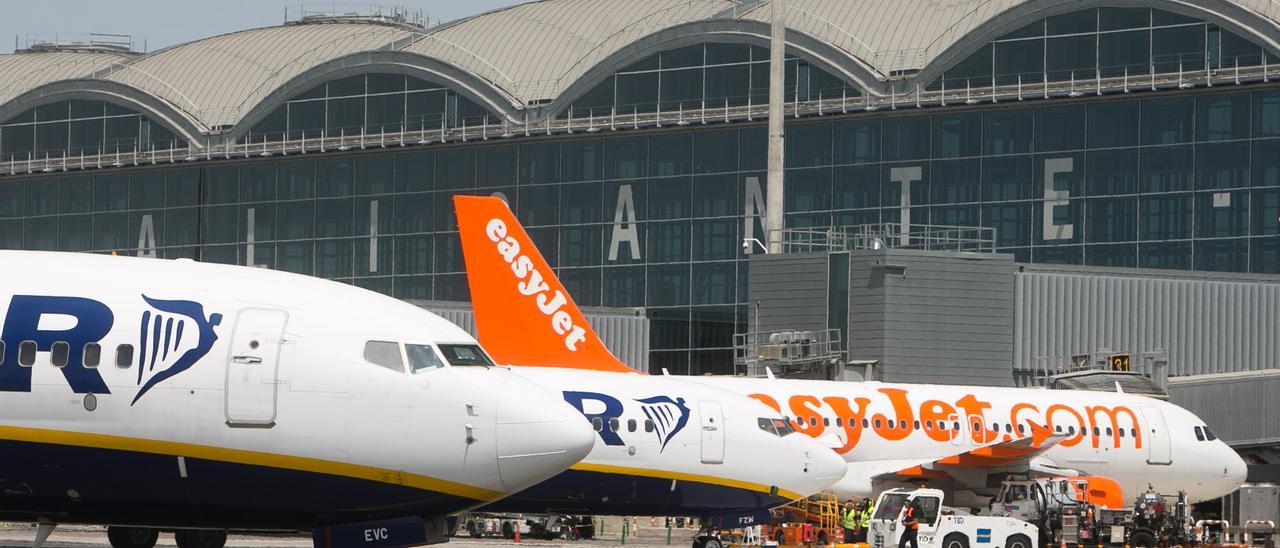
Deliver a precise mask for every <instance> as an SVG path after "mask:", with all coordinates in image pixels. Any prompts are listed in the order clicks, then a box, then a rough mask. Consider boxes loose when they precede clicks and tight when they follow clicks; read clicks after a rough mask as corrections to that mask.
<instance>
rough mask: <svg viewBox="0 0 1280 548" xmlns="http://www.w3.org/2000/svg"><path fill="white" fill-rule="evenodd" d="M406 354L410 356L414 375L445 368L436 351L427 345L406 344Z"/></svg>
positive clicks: (410, 368) (410, 366)
mask: <svg viewBox="0 0 1280 548" xmlns="http://www.w3.org/2000/svg"><path fill="white" fill-rule="evenodd" d="M404 353H405V354H407V355H408V356H409V370H410V371H413V372H414V373H421V372H423V371H430V370H432V369H437V368H440V367H444V362H442V361H440V356H437V355H436V351H435V350H433V349H432V348H431V347H430V346H427V345H425V344H406V345H404Z"/></svg>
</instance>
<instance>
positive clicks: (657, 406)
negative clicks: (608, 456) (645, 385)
mask: <svg viewBox="0 0 1280 548" xmlns="http://www.w3.org/2000/svg"><path fill="white" fill-rule="evenodd" d="M564 400H565V401H567V402H569V404H570V405H573V406H574V407H576V408H577V409H578V412H579V413H582V416H584V417H586V418H587V420H588V421H591V426H592V427H593V428H595V431H596V432H598V433H599V434H600V439H601V440H602V441H604V444H605V445H625V443H624V442H623V441H622V436H621V435H620V434H621V433H622V431H623V430H626V431H628V432H635V431H636V427H638V425H637V424H636V422H635V419H630V420H628V421H627V424H628V426H627V427H626V428H624V427H623V425H622V421H621V418H622V415H623V413H624V411H625V410H624V408H623V405H622V400H619V399H618V398H615V397H613V396H610V395H608V394H601V393H599V392H577V391H572V390H566V391H565V392H564ZM588 401H590V402H594V403H592V404H590V406H591V407H594V408H596V409H600V408H603V410H601V411H599V412H595V411H588V410H587V407H588V405H589V404H587V403H586V402H588ZM635 401H636V402H638V403H640V411H641V412H643V413H644V416H645V417H646V419H647V420H646V421H645V422H646V424H645V427H644V431H645V432H652V433H653V434H654V435H655V436H657V438H658V443H659V444H661V448H660V449H659V450H658V451H659V452H662V451H663V450H665V449H666V448H667V444H668V443H670V442H671V440H672V439H673V438H675V437H676V434H679V433H680V431H681V430H684V427H685V425H687V424H689V407H688V406H686V405H685V404H684V398H679V397H677V398H675V399H672V398H671V397H670V396H653V397H651V398H643V399H637V400H635Z"/></svg>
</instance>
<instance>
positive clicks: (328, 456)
mask: <svg viewBox="0 0 1280 548" xmlns="http://www.w3.org/2000/svg"><path fill="white" fill-rule="evenodd" d="M0 264H4V265H7V267H8V268H6V270H5V273H4V274H3V275H0V280H2V281H3V283H0V306H2V307H3V308H0V312H3V320H2V321H3V327H2V328H0V521H17V522H39V523H40V527H39V528H38V531H37V542H36V546H37V547H39V546H40V545H41V544H42V543H43V541H44V540H45V539H46V538H47V537H48V534H49V533H50V532H51V531H52V528H53V526H54V525H55V524H57V523H92V524H107V525H109V526H110V527H109V528H108V537H109V539H110V541H111V544H112V546H115V547H117V548H150V547H151V546H153V545H154V544H155V542H156V537H157V533H158V531H160V530H176V531H177V534H176V540H177V543H178V545H179V546H181V547H184V548H218V547H220V546H222V544H223V542H224V541H225V540H226V534H225V533H224V531H225V530H227V529H237V530H239V529H254V530H260V529H261V530H291V531H299V530H314V531H315V532H316V537H315V538H316V542H317V545H324V546H344V545H345V546H354V545H361V546H379V545H397V546H400V545H406V544H424V543H431V542H443V541H444V540H445V532H446V530H447V527H446V526H445V518H444V516H445V515H446V514H450V513H454V512H458V511H461V510H464V509H467V508H472V507H475V506H478V505H481V504H484V503H488V502H492V501H494V500H497V499H499V498H501V497H503V496H506V495H508V494H510V493H513V492H516V491H520V490H522V489H525V488H527V487H529V486H531V485H534V484H536V483H538V482H541V481H542V480H545V479H547V478H549V477H552V476H554V475H556V474H559V473H561V472H563V471H564V470H565V469H566V468H568V467H569V466H570V465H572V464H574V463H576V462H578V461H579V460H580V459H581V458H582V457H583V456H585V455H586V454H587V452H588V451H589V450H590V448H591V446H592V444H593V442H594V439H595V433H594V432H592V431H591V429H590V425H589V424H588V422H587V421H584V420H582V416H581V414H580V413H579V412H578V411H577V410H576V409H574V408H573V407H571V406H570V405H568V404H566V403H565V402H564V400H563V399H562V398H561V397H560V396H559V394H556V395H552V394H551V393H549V392H547V391H545V390H543V389H541V388H539V387H537V386H535V385H534V384H533V383H530V382H529V381H527V380H525V379H524V378H522V377H521V376H519V375H515V374H512V372H511V371H510V370H508V369H506V368H494V367H477V366H482V365H487V364H488V363H489V362H488V360H487V358H485V357H484V352H483V351H482V350H481V349H480V347H479V346H478V345H477V343H476V342H475V340H474V339H473V338H472V337H471V336H469V335H468V334H467V333H466V332H464V331H462V330H461V329H459V328H458V327H456V326H454V325H453V324H451V323H449V322H447V321H445V320H444V319H442V318H440V317H438V316H435V315H434V314H431V313H429V312H426V311H424V310H422V309H419V308H417V307H415V306H412V305H409V304H406V303H404V302H401V301H398V300H395V299H391V298H389V297H384V296H382V295H378V294H376V293H373V292H370V291H366V290H363V289H357V288H355V287H352V286H349V285H345V284H341V283H336V282H328V281H323V280H319V279H315V278H309V277H305V276H299V275H294V274H288V273H283V272H276V271H270V270H265V269H254V268H246V267H235V266H225V265H214V264H201V263H197V262H193V261H190V260H181V259H180V260H176V261H165V260H156V259H139V258H128V257H110V256H102V255H88V254H79V253H76V254H73V253H44V252H21V251H0Z"/></svg>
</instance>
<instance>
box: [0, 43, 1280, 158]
mask: <svg viewBox="0 0 1280 548" xmlns="http://www.w3.org/2000/svg"><path fill="white" fill-rule="evenodd" d="M1261 61H1262V63H1261V64H1259V65H1254V66H1239V65H1237V66H1232V67H1230V68H1208V69H1204V70H1196V71H1181V70H1180V71H1177V72H1171V73H1157V74H1150V73H1148V74H1137V75H1131V74H1128V73H1125V74H1123V75H1121V76H1114V77H1107V78H1102V77H1097V78H1092V79H1088V80H1068V81H1055V82H1035V83H1023V82H1022V81H1021V80H1019V81H1018V82H1016V83H1013V84H1003V85H993V86H986V87H971V86H966V87H963V88H950V87H943V88H940V89H926V88H924V87H921V86H919V85H915V86H913V87H910V88H907V89H903V88H902V87H898V86H895V85H894V84H893V83H891V84H890V85H891V86H894V89H893V90H891V91H890V92H887V93H883V94H876V95H871V94H862V95H853V96H850V95H849V92H848V91H846V90H841V91H840V92H839V94H838V95H828V94H826V93H823V92H819V93H818V96H817V97H809V98H800V99H797V100H793V101H788V102H787V104H786V108H785V111H786V114H787V116H789V117H802V116H824V115H832V114H841V113H850V112H858V111H876V110H881V109H890V110H892V109H903V108H923V107H933V106H947V105H957V104H977V103H999V102H1001V101H1017V100H1020V99H1029V98H1048V97H1066V96H1071V97H1078V96H1082V95H1086V94H1096V95H1103V94H1109V93H1123V92H1128V91H1133V90H1148V89H1151V90H1155V89H1180V88H1190V87H1202V86H1209V87H1211V86H1218V85H1234V84H1243V83H1248V82H1269V81H1271V80H1272V79H1275V78H1280V66H1277V65H1275V64H1268V63H1267V62H1266V60H1265V58H1264V59H1262V60H1261ZM647 107H653V108H651V109H650V108H647ZM647 107H646V108H642V107H641V106H640V105H635V106H633V107H632V109H631V111H630V112H626V111H619V110H618V109H617V108H610V109H609V111H608V112H607V113H602V112H600V109H589V112H588V113H587V114H586V115H585V116H584V115H581V114H574V113H569V114H568V115H567V116H563V117H557V116H549V115H548V116H544V115H542V114H541V113H536V112H529V111H527V112H525V114H524V117H523V119H512V118H505V119H497V118H495V117H492V116H490V117H487V119H486V120H484V121H483V122H482V123H478V124H465V123H464V124H461V125H458V126H457V127H416V128H415V127H413V126H412V125H409V124H406V126H402V127H401V128H399V130H398V131H395V130H386V129H385V128H384V130H383V131H378V132H369V131H365V130H362V131H358V132H354V133H353V132H351V131H337V132H335V131H329V130H317V131H310V132H302V133H299V132H291V134H290V135H289V136H288V137H289V138H286V139H278V140H273V139H271V138H268V137H266V136H264V137H262V138H258V137H257V136H250V137H249V138H244V139H239V140H236V141H234V142H232V141H219V140H218V139H221V138H222V136H221V135H218V136H214V137H213V138H208V139H205V140H204V141H203V142H193V143H190V144H189V145H187V146H181V147H179V146H176V145H175V146H170V147H169V148H157V147H154V146H150V145H148V146H138V147H135V148H133V149H125V150H114V151H104V152H102V153H100V154H87V153H83V152H82V153H81V154H78V155H76V154H68V153H67V152H66V151H59V152H58V153H52V152H50V153H45V154H38V153H27V154H26V155H25V157H24V156H23V155H9V156H8V157H6V158H0V175H14V174H25V173H39V172H50V171H68V170H76V169H89V168H98V167H105V166H120V165H141V164H154V163H170V162H183V161H195V160H207V159H214V158H245V157H252V156H270V155H274V154H296V153H307V152H324V151H330V150H349V149H352V148H362V149H363V148H371V147H391V146H409V145H416V144H428V143H441V142H459V141H463V142H465V141H479V140H491V139H509V138H518V137H529V136H534V135H554V134H573V133H579V132H581V133H596V132H603V131H615V130H622V129H639V128H652V127H672V126H688V125H694V124H699V125H701V124H712V123H720V122H741V121H754V120H765V119H766V118H767V116H768V105H767V104H765V103H759V104H755V103H751V102H748V103H747V104H745V105H743V104H732V103H731V102H730V101H729V100H727V99H726V100H725V101H724V102H723V103H722V104H720V105H715V104H709V103H708V102H706V101H701V102H699V103H698V105H697V108H685V106H684V103H681V104H680V106H679V107H678V108H676V109H663V108H662V107H661V105H660V104H659V105H648V106H647ZM233 108H234V107H233Z"/></svg>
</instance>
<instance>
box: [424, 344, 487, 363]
mask: <svg viewBox="0 0 1280 548" xmlns="http://www.w3.org/2000/svg"><path fill="white" fill-rule="evenodd" d="M437 346H439V347H440V352H441V353H442V354H444V359H445V360H446V361H448V362H449V365H493V362H492V361H490V360H489V356H486V355H485V354H484V351H483V350H480V347H479V346H476V345H474V344H441V345H437Z"/></svg>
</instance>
